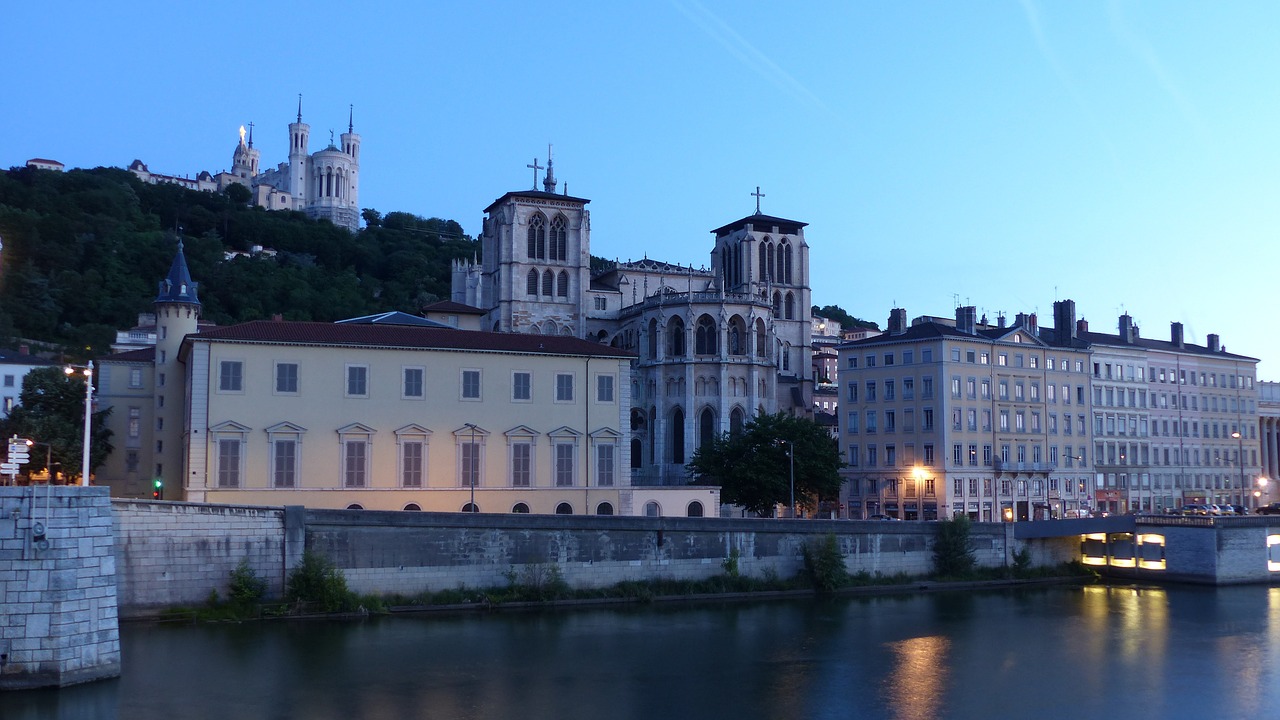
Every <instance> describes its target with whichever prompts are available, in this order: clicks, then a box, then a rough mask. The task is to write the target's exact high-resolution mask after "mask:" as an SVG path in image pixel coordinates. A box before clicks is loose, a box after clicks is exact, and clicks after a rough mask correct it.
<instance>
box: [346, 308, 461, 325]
mask: <svg viewBox="0 0 1280 720" xmlns="http://www.w3.org/2000/svg"><path fill="white" fill-rule="evenodd" d="M338 322H339V323H341V324H351V325H411V326H415V327H437V328H448V327H451V326H449V325H445V324H444V323H442V322H436V321H435V320H428V319H427V318H424V317H420V316H418V315H410V314H409V313H404V312H400V311H399V310H392V311H391V312H384V313H376V314H374V315H362V316H360V317H354V318H347V319H346V320H339V321H338Z"/></svg>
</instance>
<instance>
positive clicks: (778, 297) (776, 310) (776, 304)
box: [773, 290, 782, 318]
mask: <svg viewBox="0 0 1280 720" xmlns="http://www.w3.org/2000/svg"><path fill="white" fill-rule="evenodd" d="M773 316H774V317H776V318H780V317H782V293H780V292H778V291H777V290H775V291H774V292H773Z"/></svg>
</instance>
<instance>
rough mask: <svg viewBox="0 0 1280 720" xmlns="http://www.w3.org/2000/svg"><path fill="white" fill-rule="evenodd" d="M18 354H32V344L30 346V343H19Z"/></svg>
mask: <svg viewBox="0 0 1280 720" xmlns="http://www.w3.org/2000/svg"><path fill="white" fill-rule="evenodd" d="M18 354H19V355H30V354H31V346H30V345H19V346H18Z"/></svg>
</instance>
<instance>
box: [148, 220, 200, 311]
mask: <svg viewBox="0 0 1280 720" xmlns="http://www.w3.org/2000/svg"><path fill="white" fill-rule="evenodd" d="M197 285H198V283H196V282H194V281H192V279H191V272H190V271H189V270H187V257H186V255H185V254H183V252H182V236H178V254H177V255H175V256H174V257H173V264H172V265H170V266H169V274H168V275H166V276H165V278H164V280H161V281H160V293H159V294H158V295H156V303H183V304H187V305H199V304H200V298H199V297H197V296H196V287H197Z"/></svg>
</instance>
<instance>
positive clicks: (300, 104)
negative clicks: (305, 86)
mask: <svg viewBox="0 0 1280 720" xmlns="http://www.w3.org/2000/svg"><path fill="white" fill-rule="evenodd" d="M298 122H302V93H298Z"/></svg>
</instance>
